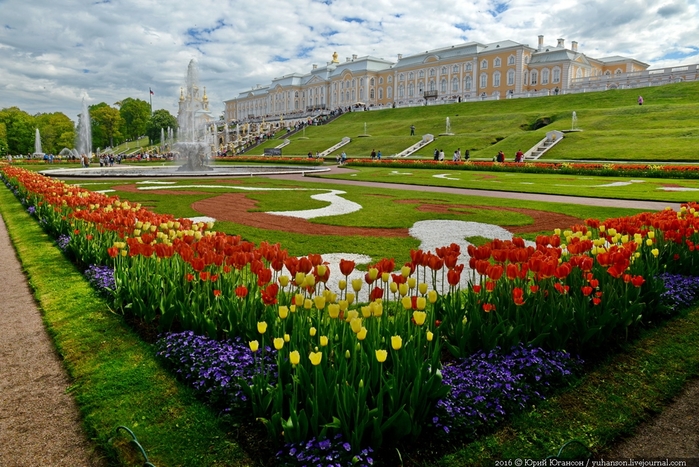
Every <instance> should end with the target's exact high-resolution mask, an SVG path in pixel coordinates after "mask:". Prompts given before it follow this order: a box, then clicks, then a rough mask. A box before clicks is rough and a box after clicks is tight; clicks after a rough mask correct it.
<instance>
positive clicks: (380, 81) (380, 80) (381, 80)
mask: <svg viewBox="0 0 699 467" xmlns="http://www.w3.org/2000/svg"><path fill="white" fill-rule="evenodd" d="M371 84H374V83H371ZM379 84H383V78H379Z"/></svg>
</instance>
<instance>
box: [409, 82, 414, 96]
mask: <svg viewBox="0 0 699 467" xmlns="http://www.w3.org/2000/svg"><path fill="white" fill-rule="evenodd" d="M414 94H415V84H413V83H410V84H408V97H413V95H414Z"/></svg>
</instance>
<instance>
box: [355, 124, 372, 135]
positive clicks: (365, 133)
mask: <svg viewBox="0 0 699 467" xmlns="http://www.w3.org/2000/svg"><path fill="white" fill-rule="evenodd" d="M357 136H358V137H359V138H368V137H370V136H371V135H370V134H369V133H367V132H366V122H364V133H362V134H361V135H357Z"/></svg>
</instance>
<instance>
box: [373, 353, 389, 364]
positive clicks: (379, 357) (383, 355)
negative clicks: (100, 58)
mask: <svg viewBox="0 0 699 467" xmlns="http://www.w3.org/2000/svg"><path fill="white" fill-rule="evenodd" d="M386 357H388V352H387V351H385V350H377V351H376V360H378V362H379V363H383V362H385V361H386Z"/></svg>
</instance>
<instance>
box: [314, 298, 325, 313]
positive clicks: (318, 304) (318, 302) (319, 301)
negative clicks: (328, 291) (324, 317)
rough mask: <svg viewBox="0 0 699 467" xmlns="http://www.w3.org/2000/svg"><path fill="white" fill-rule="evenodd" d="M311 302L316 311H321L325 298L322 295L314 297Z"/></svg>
mask: <svg viewBox="0 0 699 467" xmlns="http://www.w3.org/2000/svg"><path fill="white" fill-rule="evenodd" d="M313 301H314V302H315V305H316V308H317V309H318V310H322V309H323V308H325V297H323V296H322V295H316V296H315V297H313Z"/></svg>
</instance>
